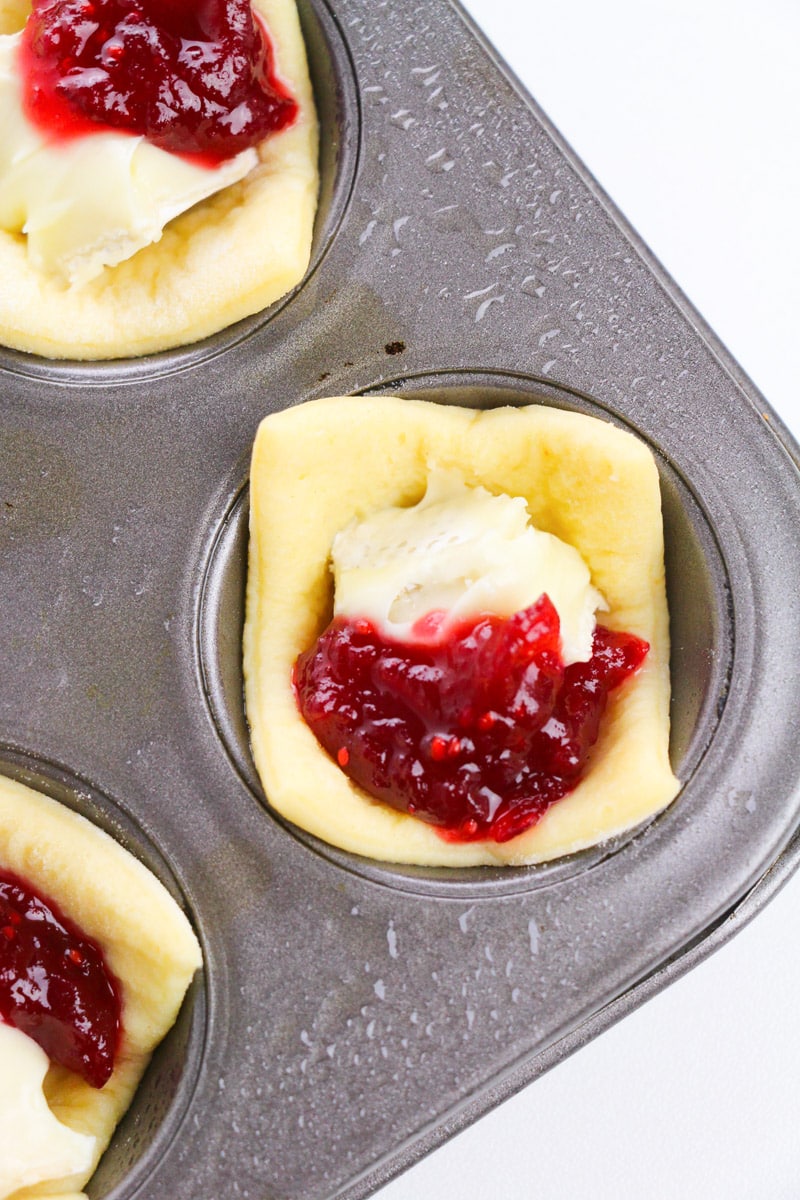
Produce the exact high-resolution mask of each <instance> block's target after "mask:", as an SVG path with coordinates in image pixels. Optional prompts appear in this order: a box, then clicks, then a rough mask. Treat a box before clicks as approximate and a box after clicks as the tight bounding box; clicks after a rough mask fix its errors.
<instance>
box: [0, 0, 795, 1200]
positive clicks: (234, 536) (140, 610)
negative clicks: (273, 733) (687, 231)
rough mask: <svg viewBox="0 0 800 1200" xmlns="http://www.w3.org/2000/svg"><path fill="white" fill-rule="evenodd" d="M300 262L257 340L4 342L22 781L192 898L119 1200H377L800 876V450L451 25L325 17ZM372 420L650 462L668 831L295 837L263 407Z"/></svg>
mask: <svg viewBox="0 0 800 1200" xmlns="http://www.w3.org/2000/svg"><path fill="white" fill-rule="evenodd" d="M301 15H302V18H303V24H304V30H305V34H306V38H307V44H308V48H309V53H310V59H311V67H312V75H313V78H314V82H315V88H316V92H317V101H318V105H319V109H320V115H321V119H322V127H323V143H322V144H323V150H322V177H323V183H322V194H321V206H320V214H319V218H318V222H317V233H316V237H315V245H314V254H313V260H312V266H311V269H310V271H309V274H308V276H307V278H306V280H305V281H304V283H303V284H302V285H301V286H300V287H299V288H298V289H296V291H295V292H294V293H293V294H292V295H290V296H289V297H287V298H286V299H285V300H284V301H283V302H281V303H280V304H278V305H276V306H275V307H274V308H273V309H271V310H270V311H269V312H267V313H265V314H263V315H261V316H259V317H256V318H252V319H251V320H249V321H246V322H244V323H242V324H241V325H239V326H236V327H234V328H232V329H230V330H227V331H225V332H224V333H222V334H219V335H217V336H215V337H214V338H212V339H209V340H208V341H207V342H204V343H202V344H199V345H197V346H195V347H192V348H189V349H186V350H181V351H174V352H168V353H165V354H160V355H155V356H152V357H150V358H144V359H139V360H132V361H130V362H117V363H112V364H75V363H52V362H45V361H44V360H39V359H35V358H32V357H27V356H25V355H21V354H16V353H14V352H12V351H0V395H2V403H3V411H4V421H3V428H2V431H0V544H2V559H1V560H0V561H1V562H2V569H0V596H1V597H2V607H3V612H4V613H5V614H6V618H5V632H4V637H3V656H2V657H3V666H4V670H3V672H2V677H0V769H2V770H3V771H5V772H7V773H9V774H12V775H14V776H15V777H18V778H22V779H24V780H25V781H26V782H29V783H32V784H33V785H34V786H36V787H39V788H40V789H41V790H43V791H45V792H48V793H49V794H51V795H54V796H56V797H57V798H58V799H61V800H62V801H64V802H65V803H67V804H69V805H71V806H72V807H74V808H76V809H78V810H79V811H81V812H83V813H84V814H85V815H87V816H89V817H91V818H92V819H93V820H95V821H97V822H98V823H99V824H100V825H101V826H102V827H104V828H106V829H108V830H109V831H111V832H112V833H114V834H115V836H117V837H118V838H119V840H120V841H122V842H123V844H125V845H126V846H128V847H129V848H130V849H132V850H133V852H134V853H136V854H138V855H139V856H140V857H141V858H142V859H143V860H144V861H145V862H146V863H147V864H148V865H149V866H150V867H151V868H152V869H153V870H155V872H156V873H157V874H158V875H159V876H160V877H161V878H162V879H163V880H164V881H165V883H166V884H167V886H168V887H170V888H171V890H172V891H173V894H175V895H176V896H177V897H178V898H179V899H180V900H181V902H182V903H183V904H184V905H185V907H186V909H187V911H188V912H189V914H190V916H191V918H192V920H193V921H194V923H195V926H196V929H197V931H198V935H199V937H200V939H201V942H202V945H203V951H204V956H205V971H204V973H203V976H202V978H201V979H199V980H198V981H197V983H196V984H195V986H194V989H193V992H192V994H191V995H190V997H189V999H188V1001H187V1004H186V1005H185V1006H184V1011H183V1014H182V1016H181V1019H180V1021H179V1023H178V1025H177V1026H176V1028H175V1029H174V1030H173V1032H172V1033H171V1034H170V1035H169V1037H168V1038H167V1040H166V1041H165V1042H164V1044H163V1045H162V1047H161V1048H160V1049H159V1051H158V1053H157V1054H156V1056H155V1058H154V1061H153V1063H152V1065H151V1068H150V1070H149V1071H148V1074H147V1076H146V1077H145V1080H144V1082H143V1084H142V1086H141V1087H140V1089H139V1092H138V1094H137V1097H136V1099H135V1101H134V1104H133V1106H132V1108H131V1110H130V1112H129V1114H128V1116H127V1117H126V1118H125V1120H124V1122H123V1123H122V1125H121V1126H120V1128H119V1130H118V1132H117V1134H116V1136H115V1138H114V1140H113V1142H112V1145H111V1147H110V1149H109V1151H108V1152H107V1154H106V1156H105V1157H104V1159H103V1161H102V1163H101V1166H100V1168H99V1170H98V1172H97V1174H96V1176H95V1178H94V1180H93V1182H92V1184H91V1185H90V1194H91V1195H92V1196H93V1197H96V1198H97V1200H100V1198H101V1197H102V1198H105V1197H114V1200H123V1198H125V1200H132V1198H133V1197H139V1198H143V1197H156V1196H161V1195H165V1194H170V1195H173V1196H174V1197H175V1198H176V1200H181V1198H183V1197H186V1198H187V1200H188V1197H190V1196H191V1197H192V1200H198V1197H200V1198H204V1200H216V1198H217V1197H219V1196H223V1195H224V1196H231V1197H233V1196H243V1197H246V1196H250V1197H253V1198H258V1200H265V1198H266V1197H269V1198H270V1200H289V1198H297V1197H301V1196H302V1197H303V1200H318V1198H319V1200H323V1198H324V1200H329V1198H330V1200H332V1198H333V1197H348V1198H351V1200H355V1198H357V1197H361V1196H365V1195H367V1194H368V1193H369V1192H370V1191H372V1190H373V1189H374V1188H375V1187H377V1186H378V1185H379V1184H380V1183H382V1182H384V1181H385V1180H386V1179H388V1178H389V1177H390V1176H391V1175H392V1174H393V1173H395V1172H396V1171H397V1170H399V1169H401V1168H402V1167H403V1166H406V1165H408V1163H409V1162H411V1161H413V1160H414V1159H415V1158H417V1157H419V1155H420V1154H422V1153H423V1152H424V1151H425V1150H427V1149H429V1148H431V1147H432V1146H433V1145H435V1144H437V1142H439V1141H441V1140H443V1139H444V1138H445V1137H447V1136H448V1135H449V1134H450V1133H452V1132H453V1131H454V1130H455V1129H457V1128H459V1127H460V1126H461V1125H463V1124H464V1123H465V1122H466V1121H468V1120H471V1119H473V1118H474V1117H475V1116H477V1115H478V1114H479V1113H481V1112H483V1111H485V1110H486V1109H487V1108H488V1107H490V1106H491V1105H492V1104H493V1103H496V1102H497V1101H498V1100H499V1099H502V1098H503V1097H504V1096H505V1095H508V1094H510V1093H511V1092H512V1091H513V1090H515V1089H516V1088H518V1087H520V1086H521V1085H522V1084H523V1083H525V1082H527V1081H528V1080H530V1079H533V1078H534V1077H535V1076H536V1075H538V1074H539V1073H541V1071H543V1070H544V1069H546V1068H547V1067H548V1066H550V1065H552V1063H553V1062H555V1061H557V1060H558V1059H559V1058H561V1057H563V1056H564V1055H565V1054H566V1053H568V1052H570V1050H572V1049H574V1048H575V1046H576V1045H578V1044H580V1043H581V1042H582V1041H583V1040H585V1039H586V1038H587V1037H590V1036H592V1035H593V1034H595V1033H596V1032H598V1031H600V1030H601V1029H602V1028H604V1027H605V1026H606V1025H608V1024H609V1023H610V1022H611V1021H612V1020H615V1019H617V1018H618V1017H619V1016H621V1015H624V1014H625V1013H626V1012H629V1011H630V1010H631V1009H632V1008H633V1007H634V1006H635V1005H636V1004H637V1003H639V1002H640V1001H641V1000H642V999H644V998H645V997H646V996H647V995H649V994H651V992H652V991H653V990H655V989H657V988H658V987H660V986H663V984H664V983H666V982H668V981H669V980H671V979H672V978H674V977H675V976H676V975H678V974H680V973H681V972H682V971H683V970H685V969H687V968H688V967H689V966H691V965H692V964H693V963H694V962H695V961H697V960H698V959H699V958H701V957H702V956H703V955H705V954H707V953H708V952H709V951H710V950H711V949H713V948H714V947H715V946H716V945H718V944H719V943H720V941H722V940H723V939H724V938H725V937H726V936H728V935H729V933H730V932H731V931H733V930H734V929H736V928H737V927H738V926H739V925H740V924H741V923H742V921H744V920H746V919H747V918H748V917H749V916H750V915H752V913H753V912H755V911H757V909H758V907H759V906H760V904H761V903H763V900H764V899H765V898H766V897H767V896H768V895H769V894H771V892H772V891H773V890H774V889H775V887H777V886H778V885H779V883H780V882H781V881H782V880H783V879H784V878H785V877H786V875H787V874H788V872H789V871H790V870H791V869H793V867H794V865H795V863H796V860H797V853H798V842H797V839H796V838H795V837H794V834H795V828H796V825H797V816H798V795H797V791H798V788H797V784H798V777H799V776H800V749H799V748H798V744H797V738H796V735H795V732H794V730H793V727H792V720H791V712H792V710H793V708H794V707H795V704H796V699H797V696H798V694H799V693H800V663H798V661H797V656H796V655H795V654H794V653H793V651H792V646H791V639H792V637H793V635H794V633H795V631H796V630H797V629H798V620H799V618H800V612H799V611H798V610H800V601H799V600H798V598H797V595H796V589H795V588H793V586H792V581H793V580H795V579H796V578H797V576H798V571H799V570H800V561H799V560H800V548H798V545H797V540H796V537H795V536H794V532H793V531H794V528H795V527H796V522H797V520H798V516H799V515H800V514H798V488H797V448H796V446H795V445H794V443H793V442H792V440H791V438H790V437H789V436H788V434H787V433H786V432H785V431H784V430H783V429H782V427H781V426H780V424H779V422H778V421H777V420H776V418H775V417H774V415H773V414H772V413H771V412H770V411H769V409H768V408H767V406H766V405H765V403H764V401H763V400H762V399H761V397H760V396H759V395H758V394H757V393H756V391H755V389H754V388H753V386H752V384H750V383H749V381H748V380H747V379H746V378H744V377H743V375H742V373H741V371H740V370H739V369H738V368H737V367H736V365H735V363H733V362H732V361H731V359H730V358H729V356H728V355H727V354H726V352H725V351H724V350H723V348H722V347H721V346H720V345H719V343H718V342H717V341H716V339H715V338H714V337H713V335H712V334H711V333H710V331H708V330H707V329H706V327H705V326H704V325H703V322H702V320H701V319H700V318H699V317H698V316H697V314H696V313H694V312H693V311H692V310H691V309H690V307H689V305H688V304H687V302H686V301H685V299H684V298H683V297H682V296H681V295H680V293H679V292H678V291H677V289H676V288H675V286H674V284H673V283H672V282H671V281H670V280H669V279H668V278H667V277H666V276H665V274H664V272H663V271H662V270H661V269H660V268H659V267H658V265H657V264H656V263H655V262H654V261H653V260H652V258H651V256H650V255H649V254H648V252H647V250H646V249H645V247H643V246H642V244H641V243H640V242H639V240H638V239H637V238H636V236H635V234H633V233H632V231H631V230H630V229H629V228H628V227H627V226H626V225H625V222H624V220H623V219H622V218H621V216H620V215H619V214H618V213H617V212H616V210H615V209H614V208H613V206H612V205H611V204H610V202H609V201H608V200H607V198H606V197H604V196H603V194H602V193H601V192H600V190H599V188H598V186H597V185H596V183H595V182H594V181H593V180H592V179H591V177H590V176H588V174H587V173H586V171H585V169H584V168H583V167H582V166H581V164H580V163H578V162H577V161H576V160H575V158H574V156H573V155H572V154H571V152H570V151H569V149H568V148H567V147H566V146H565V145H564V144H563V142H562V141H561V139H560V138H559V136H558V135H557V133H556V132H555V131H554V130H553V129H552V128H551V126H550V125H549V124H548V122H547V120H546V118H545V117H544V116H543V114H542V113H541V112H539V110H538V109H537V108H536V107H535V105H534V104H533V103H532V102H531V101H530V99H529V98H528V97H527V96H525V95H524V94H522V93H521V91H520V89H519V88H518V87H517V86H516V85H515V83H514V81H513V80H511V79H510V78H509V77H508V75H507V74H506V72H505V71H504V69H503V67H502V65H501V64H499V63H498V62H497V61H496V59H495V58H494V57H493V55H492V52H491V50H490V49H489V48H488V47H487V46H485V45H484V44H483V42H482V40H481V38H480V35H479V34H477V33H476V32H475V30H474V29H473V28H472V26H471V25H470V23H469V22H468V21H467V19H466V18H465V17H464V15H463V13H462V12H461V10H460V9H459V8H458V7H457V6H456V5H454V4H452V3H448V2H447V0H422V2H421V3H420V4H418V5H414V6H403V5H386V6H379V5H374V4H368V3H366V2H364V0H331V4H330V6H328V5H327V4H326V3H325V2H324V0H307V2H306V3H304V4H301ZM374 390H392V391H399V392H401V393H402V394H409V395H423V396H426V397H427V398H429V399H434V400H437V401H440V402H442V403H454V402H455V403H460V404H468V405H480V406H486V405H493V404H501V403H514V404H517V403H549V404H556V405H561V406H566V407H569V408H575V409H578V410H580V411H585V412H589V413H593V414H596V415H600V416H603V417H606V418H608V419H610V420H612V421H615V422H617V423H619V424H622V425H624V426H626V427H628V428H630V429H632V430H633V431H634V432H636V433H638V434H639V436H641V437H643V438H644V439H645V440H646V441H648V442H649V443H650V445H651V446H652V447H653V450H654V452H655V454H656V457H657V460H658V463H659V467H660V470H661V479H662V492H663V497H664V513H665V533H666V547H667V577H668V593H669V601H670V608H671V630H672V642H673V648H672V671H673V711H672V721H673V733H672V756H673V764H674V766H675V769H676V771H677V773H678V774H679V776H680V778H681V780H682V781H683V784H684V787H683V790H682V792H681V795H680V796H679V798H678V799H677V800H676V802H675V803H674V804H673V805H672V806H671V807H670V808H669V809H668V810H667V811H666V812H665V813H663V814H662V815H661V816H660V817H658V818H656V819H655V820H654V821H652V822H650V823H649V824H648V825H647V826H646V827H644V828H641V829H639V830H636V831H635V832H634V833H633V834H631V835H629V836H627V837H623V838H620V839H618V840H617V841H616V842H614V843H611V844H607V845H605V846H602V847H600V848H597V849H595V850H592V851H587V852H585V853H582V854H578V855H574V856H572V857H571V858H568V859H564V860H561V861H559V862H556V863H552V864H548V865H545V866H542V867H537V868H526V869H517V870H508V871H501V870H499V869H498V870H473V871H456V872H450V873H448V872H445V871H435V870H423V869H416V870H414V869H410V868H392V867H387V866H384V865H379V864H376V863H371V862H368V861H365V860H360V859H357V858H355V857H353V856H349V855H347V854H345V853H343V852H339V851H335V850H333V849H331V848H329V847H326V846H323V845H321V844H320V843H318V842H316V841H315V840H314V839H312V838H311V837H309V836H307V835H305V834H303V833H301V832H300V831H298V830H296V829H293V828H291V827H290V826H288V825H286V824H285V823H283V822H282V821H281V820H280V819H278V818H276V817H275V815H274V814H272V813H271V812H270V810H269V809H268V807H266V804H265V798H264V796H263V794H262V792H261V788H260V785H259V783H258V780H257V777H256V776H255V774H254V769H253V765H252V761H251V758H250V754H249V748H248V742H247V728H246V722H245V719H244V713H243V707H242V696H241V665H240V636H241V624H242V589H243V581H244V573H245V566H246V563H245V553H246V524H247V464H248V457H249V450H250V446H251V443H252V438H253V435H254V432H255V429H256V426H257V424H258V421H259V420H260V419H261V417H263V416H264V415H265V414H266V413H268V412H271V411H275V410H277V409H280V408H283V407H286V406H287V405H290V404H295V403H302V402H303V401H305V400H308V399H311V398H312V397H315V396H320V395H326V394H338V393H344V392H367V391H374Z"/></svg>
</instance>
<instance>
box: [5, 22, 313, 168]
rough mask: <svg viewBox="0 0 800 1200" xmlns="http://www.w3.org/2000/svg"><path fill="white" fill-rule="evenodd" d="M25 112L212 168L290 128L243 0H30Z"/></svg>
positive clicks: (53, 125)
mask: <svg viewBox="0 0 800 1200" xmlns="http://www.w3.org/2000/svg"><path fill="white" fill-rule="evenodd" d="M20 53H21V66H22V75H23V80H24V84H23V87H24V93H23V95H24V105H25V111H26V115H27V116H28V119H29V120H31V121H32V122H33V123H34V124H36V125H38V126H39V127H40V128H41V129H42V130H43V131H44V132H45V133H47V134H48V135H50V136H54V137H58V138H65V137H75V136H78V135H84V134H87V133H97V132H98V127H103V126H105V127H106V128H109V127H111V128H113V129H116V130H120V131H123V132H125V133H131V134H137V135H142V136H144V137H146V138H147V139H148V141H150V142H152V143H153V144H154V145H156V146H160V147H161V148H162V149H163V150H170V151H173V152H175V153H180V154H188V155H193V156H197V155H200V156H201V158H202V159H203V160H206V161H207V162H208V163H209V164H210V165H213V164H214V163H216V162H219V161H220V160H222V159H225V158H230V157H232V156H233V155H235V154H238V153H239V152H240V151H241V150H246V149H248V148H249V147H251V146H255V145H256V144H257V143H258V142H260V141H262V140H263V139H264V138H265V137H267V136H268V135H269V134H271V133H276V132H278V131H280V130H281V129H284V128H285V127H286V126H287V125H290V124H291V122H292V121H293V120H294V118H295V116H296V115H297V104H296V103H295V101H294V100H293V99H292V97H291V96H290V95H289V93H288V92H287V91H286V89H285V88H284V87H283V85H282V84H281V83H280V82H279V81H278V80H277V79H276V77H275V74H274V72H273V67H272V50H271V47H270V43H269V40H268V38H267V36H266V33H265V31H264V30H263V28H262V27H261V25H260V24H259V23H258V22H257V21H256V20H255V19H254V15H253V11H252V9H251V7H250V0H33V11H32V13H31V16H30V17H29V19H28V23H27V25H26V26H25V30H24V33H23V37H22V45H21V48H20Z"/></svg>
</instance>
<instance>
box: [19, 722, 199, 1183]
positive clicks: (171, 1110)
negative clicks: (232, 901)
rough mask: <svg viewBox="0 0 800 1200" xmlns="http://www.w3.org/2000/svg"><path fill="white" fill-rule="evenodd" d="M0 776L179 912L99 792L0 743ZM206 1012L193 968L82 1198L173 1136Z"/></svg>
mask: <svg viewBox="0 0 800 1200" xmlns="http://www.w3.org/2000/svg"><path fill="white" fill-rule="evenodd" d="M0 773H1V774H3V775H6V776H8V777H10V778H11V779H15V780H17V781H19V782H20V783H24V784H26V785H27V786H28V787H31V788H33V789H35V790H36V791H38V792H41V793H43V794H44V795H46V796H49V797H51V798H52V799H53V800H57V801H58V802H59V803H60V804H63V805H64V806H65V807H67V808H69V809H72V811H73V812H76V813H79V814H80V815H81V816H83V817H85V818H86V819H87V820H89V821H91V822H92V823H93V824H94V825H96V826H97V827H98V828H100V829H102V830H103V831H104V832H105V833H107V834H109V836H110V837H112V838H114V840H115V841H117V842H118V843H120V844H121V845H122V846H124V848H125V849H126V850H128V851H129V852H130V853H131V854H133V855H134V857H136V858H138V859H139V861H140V862H142V863H143V864H144V865H145V866H146V867H147V868H148V870H150V871H152V873H153V874H154V875H155V876H157V878H158V879H159V880H160V881H161V883H162V884H163V885H164V887H166V888H167V890H168V891H169V892H170V894H171V895H172V897H173V898H174V899H175V900H176V901H177V903H178V904H179V905H180V906H181V907H182V908H184V909H186V907H187V906H186V902H185V898H184V896H183V894H182V891H181V888H180V885H179V884H178V882H177V880H176V878H175V875H174V873H173V872H172V871H171V869H170V867H169V866H168V864H167V862H166V860H165V859H164V857H163V856H162V855H161V854H160V852H159V850H158V849H157V847H156V846H155V845H154V844H153V842H152V841H151V840H150V839H149V838H148V837H147V836H146V834H145V833H144V832H143V831H142V830H141V829H140V828H139V826H138V825H137V824H136V822H135V821H134V820H133V819H132V818H131V817H130V816H129V815H128V814H127V813H126V812H124V811H123V809H121V808H120V807H119V806H118V805H117V804H115V803H114V802H113V801H112V800H110V799H109V798H108V797H107V796H105V795H103V794H102V793H101V792H99V791H97V789H96V788H94V787H92V786H91V785H89V784H87V783H86V782H85V781H84V780H82V779H80V778H78V777H77V776H75V775H72V774H71V773H70V772H68V771H67V770H65V769H64V768H63V767H61V766H59V765H57V764H55V763H50V762H47V761H46V760H43V759H41V758H34V757H33V756H29V755H27V754H23V753H22V752H20V751H18V750H16V749H11V748H8V747H5V746H0ZM206 1016H207V996H206V978H205V974H204V972H200V973H199V974H198V975H197V976H196V977H195V980H194V982H193V984H192V985H191V987H190V989H189V992H188V994H187V996H186V999H185V1000H184V1003H183V1006H182V1008H181V1011H180V1014H179V1016H178V1019H177V1021H176V1023H175V1025H174V1026H173V1027H172V1029H171V1030H170V1031H169V1033H168V1034H167V1036H166V1037H165V1038H164V1039H163V1041H162V1042H161V1043H160V1045H159V1046H158V1047H157V1049H156V1051H155V1053H154V1054H153V1057H152V1059H151V1061H150V1064H149V1066H148V1068H147V1070H146V1072H145V1074H144V1076H143V1077H142V1079H141V1081H140V1083H139V1086H138V1088H137V1091H136V1093H135V1095H134V1098H133V1102H132V1104H131V1106H130V1108H129V1109H128V1111H127V1113H126V1114H125V1116H124V1117H123V1119H122V1120H121V1121H120V1123H119V1125H118V1126H117V1129H116V1131H115V1133H114V1136H113V1137H112V1139H111V1142H110V1144H109V1146H108V1149H107V1150H106V1152H105V1154H104V1155H103V1157H102V1158H101V1160H100V1163H99V1165H98V1167H97V1170H96V1171H95V1173H94V1175H93V1176H92V1179H91V1181H90V1183H89V1185H88V1187H87V1192H88V1195H89V1197H90V1200H103V1198H104V1197H105V1196H107V1195H109V1194H110V1193H111V1192H112V1191H113V1192H114V1195H115V1196H118V1197H122V1196H127V1195H130V1194H133V1192H134V1191H135V1190H136V1189H137V1187H138V1186H139V1185H140V1184H142V1183H144V1182H145V1181H146V1179H147V1178H148V1175H149V1173H150V1169H151V1168H152V1166H153V1165H154V1164H155V1163H157V1162H158V1161H159V1159H160V1158H161V1157H162V1156H163V1155H164V1154H165V1153H166V1151H167V1148H168V1147H169V1146H170V1145H171V1144H172V1142H173V1141H174V1139H175V1138H176V1136H177V1135H178V1133H179V1130H180V1127H181V1125H182V1123H183V1121H184V1119H185V1117H186V1113H187V1110H188V1108H189V1105H190V1102H191V1098H192V1093H193V1091H194V1088H195V1085H196V1082H197V1079H198V1076H199V1073H200V1069H201V1066H202V1062H203V1056H204V1050H205V1043H206ZM123 1019H124V1016H123ZM117 1189H121V1190H117Z"/></svg>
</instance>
